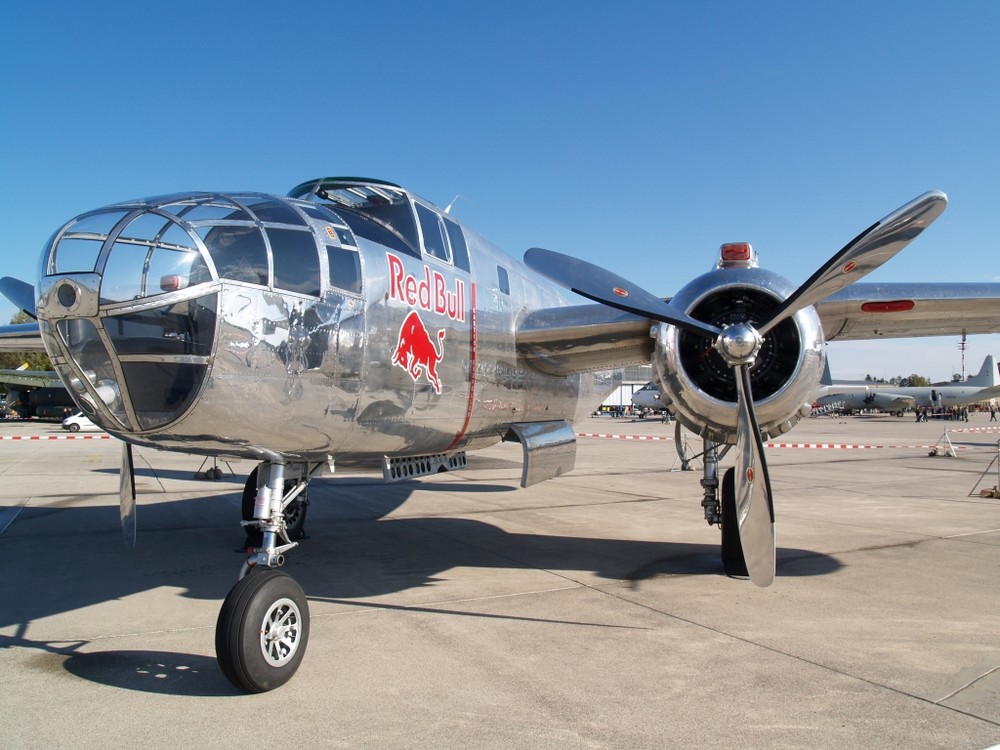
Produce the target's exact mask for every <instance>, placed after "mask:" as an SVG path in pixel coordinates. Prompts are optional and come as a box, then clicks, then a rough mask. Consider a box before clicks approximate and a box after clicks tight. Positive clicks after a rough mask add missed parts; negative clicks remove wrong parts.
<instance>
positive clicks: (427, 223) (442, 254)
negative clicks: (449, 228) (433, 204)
mask: <svg viewBox="0 0 1000 750" xmlns="http://www.w3.org/2000/svg"><path fill="white" fill-rule="evenodd" d="M413 205H414V206H416V208H417V218H419V219H420V230H421V231H422V232H423V234H424V252H425V253H427V254H428V255H430V256H432V257H434V258H437V259H438V260H443V261H445V262H449V261H451V258H450V257H449V255H448V245H447V244H446V243H445V239H444V232H443V231H442V227H441V222H440V220H439V219H438V215H437V214H436V213H434V212H433V211H431V210H430V209H429V208H427V206H422V205H420V204H419V203H414V204H413Z"/></svg>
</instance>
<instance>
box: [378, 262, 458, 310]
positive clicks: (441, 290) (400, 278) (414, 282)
mask: <svg viewBox="0 0 1000 750" xmlns="http://www.w3.org/2000/svg"><path fill="white" fill-rule="evenodd" d="M385 255H386V258H387V259H388V260H389V298H390V299H394V300H397V301H398V302H403V303H404V304H406V305H409V306H410V307H416V308H419V309H421V310H426V311H427V312H433V313H437V314H438V315H447V316H448V317H449V318H450V319H451V320H454V321H457V322H459V323H464V322H465V282H464V281H462V279H455V280H454V281H455V288H454V291H450V290H449V289H448V280H447V279H446V278H445V276H444V274H441V273H439V272H438V271H432V270H431V269H430V268H428V267H427V266H424V277H423V278H422V279H418V278H417V277H416V276H414V275H413V274H412V273H407V272H406V269H405V268H404V267H403V261H402V260H400V259H399V258H397V257H396V256H395V255H392V254H391V253H386V254H385Z"/></svg>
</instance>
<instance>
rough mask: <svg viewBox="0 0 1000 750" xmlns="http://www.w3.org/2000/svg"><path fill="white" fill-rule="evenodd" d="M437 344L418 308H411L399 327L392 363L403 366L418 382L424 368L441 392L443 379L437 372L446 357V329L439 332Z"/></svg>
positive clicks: (429, 379) (436, 389) (435, 389)
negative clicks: (439, 364) (439, 363)
mask: <svg viewBox="0 0 1000 750" xmlns="http://www.w3.org/2000/svg"><path fill="white" fill-rule="evenodd" d="M437 339H438V342H437V345H435V343H434V340H433V339H432V338H431V335H430V334H429V333H428V332H427V326H425V325H424V321H422V320H421V319H420V315H419V314H418V313H417V311H416V310H410V314H409V315H407V316H406V319H405V320H404V321H403V325H401V326H400V327H399V338H398V340H397V341H396V351H394V352H393V353H392V363H393V364H394V365H397V366H399V367H402V368H403V369H404V370H406V371H407V372H408V373H410V377H411V378H413V382H414V383H416V382H417V381H418V380H419V379H420V371H421V370H423V372H424V374H425V375H426V376H427V380H428V382H429V383H430V384H431V385H432V386H434V392H435V393H438V394H440V393H441V379H440V378H439V377H438V374H437V366H438V362H440V361H441V360H442V359H443V358H444V329H443V328H442V329H441V330H440V331H438V334H437Z"/></svg>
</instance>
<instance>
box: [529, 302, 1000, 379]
mask: <svg viewBox="0 0 1000 750" xmlns="http://www.w3.org/2000/svg"><path fill="white" fill-rule="evenodd" d="M816 311H817V312H818V313H819V316H820V320H821V322H822V324H823V331H824V334H825V336H826V340H827V341H854V340H861V339H877V338H908V337H914V336H951V335H960V334H962V333H1000V284H986V283H968V284H964V283H952V284H865V283H858V284H853V285H852V286H849V287H847V288H846V289H843V290H841V291H839V292H837V293H836V294H832V295H830V296H829V297H827V298H826V299H824V300H822V301H820V302H818V303H817V304H816ZM651 325H653V321H651V320H649V319H648V318H645V317H642V316H639V315H634V314H632V313H626V312H620V311H617V310H615V309H613V308H608V307H606V306H604V305H573V306H569V307H555V308H547V309H543V310H535V311H532V312H530V313H527V314H526V315H524V316H522V318H521V319H520V321H519V322H518V326H517V347H518V352H519V353H520V354H521V356H522V357H524V358H525V359H527V360H528V362H530V363H531V364H532V365H533V366H535V367H537V368H538V369H539V370H541V371H542V372H547V373H549V374H551V375H569V374H572V373H577V372H588V371H592V370H597V369H602V368H606V367H620V366H623V365H630V364H641V363H648V362H649V360H650V356H651V354H652V351H653V344H654V341H653V339H652V337H651V336H650V326H651Z"/></svg>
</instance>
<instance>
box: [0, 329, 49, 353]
mask: <svg viewBox="0 0 1000 750" xmlns="http://www.w3.org/2000/svg"><path fill="white" fill-rule="evenodd" d="M44 351H45V347H44V346H43V345H42V335H41V333H40V332H39V330H38V323H16V324H14V325H7V326H0V352H44Z"/></svg>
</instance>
